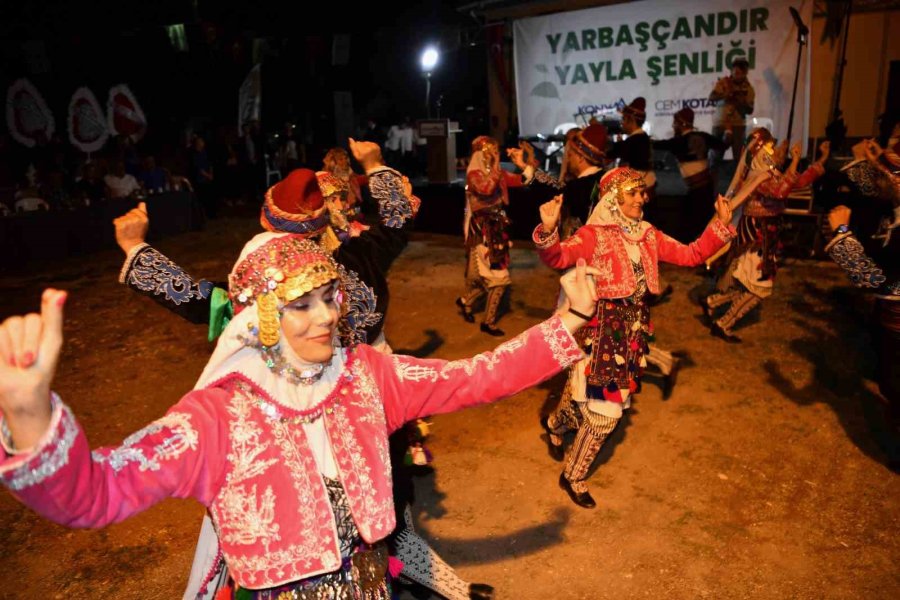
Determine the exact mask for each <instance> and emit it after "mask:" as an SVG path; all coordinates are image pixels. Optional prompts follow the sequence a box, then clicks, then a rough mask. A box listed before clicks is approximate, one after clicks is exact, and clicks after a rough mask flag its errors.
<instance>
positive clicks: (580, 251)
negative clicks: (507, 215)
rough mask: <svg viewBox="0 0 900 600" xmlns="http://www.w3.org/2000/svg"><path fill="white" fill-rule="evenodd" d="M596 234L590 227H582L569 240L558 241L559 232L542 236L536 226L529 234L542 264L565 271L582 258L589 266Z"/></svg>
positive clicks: (541, 231)
mask: <svg viewBox="0 0 900 600" xmlns="http://www.w3.org/2000/svg"><path fill="white" fill-rule="evenodd" d="M596 237H597V236H596V234H595V233H594V231H593V229H591V228H590V227H582V228H580V229H579V230H578V231H576V232H575V233H574V234H572V236H571V237H569V239H567V240H566V241H564V242H560V241H559V231H558V230H557V231H554V232H553V233H552V234H550V235H544V228H543V226H542V225H538V226H537V227H535V229H534V233H532V234H531V239H532V241H533V242H534V245H535V247H536V248H537V251H538V256H540V257H541V260H542V261H544V264H545V265H547V266H548V267H552V268H554V269H566V268H568V267H571V266H573V265H574V264H575V261H577V260H578V259H579V258H583V259H584V260H586V261H588V264H590V257H591V253H592V252H593V250H594V247H595V246H596Z"/></svg>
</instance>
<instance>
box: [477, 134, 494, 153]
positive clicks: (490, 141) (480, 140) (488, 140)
mask: <svg viewBox="0 0 900 600" xmlns="http://www.w3.org/2000/svg"><path fill="white" fill-rule="evenodd" d="M488 146H493V147H494V148H500V144H498V143H497V140H495V139H494V138H492V137H490V136H487V135H479V136H478V137H477V138H475V139H474V140H472V153H473V154H474V153H475V152H480V151H481V150H484V149H485V148H487V147H488Z"/></svg>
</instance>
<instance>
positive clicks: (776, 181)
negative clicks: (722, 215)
mask: <svg viewBox="0 0 900 600" xmlns="http://www.w3.org/2000/svg"><path fill="white" fill-rule="evenodd" d="M824 173H825V167H823V166H822V165H820V164H819V163H814V164H813V165H812V166H811V167H809V168H808V169H806V170H805V171H803V173H802V174H801V175H797V174H796V173H790V174H782V175H779V176H776V177H774V178H772V179H767V180H766V181H763V182H762V183H761V184H759V186H758V187H757V188H756V189H755V190H753V193H752V194H751V195H750V198H748V199H747V203H746V204H745V205H744V215H746V216H748V217H777V216H778V215H780V214H782V213H783V212H784V201H785V199H786V198H787V197H788V196H789V195H790V193H791V192H793V191H794V190H798V189H800V188H804V187H806V186H809V185H812V184H813V183H814V182H815V181H816V179H818V178H819V177H821V176H822V175H823V174H824Z"/></svg>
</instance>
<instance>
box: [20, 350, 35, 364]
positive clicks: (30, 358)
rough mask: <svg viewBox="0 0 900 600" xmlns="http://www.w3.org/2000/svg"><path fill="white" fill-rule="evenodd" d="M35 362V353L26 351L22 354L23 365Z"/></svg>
mask: <svg viewBox="0 0 900 600" xmlns="http://www.w3.org/2000/svg"><path fill="white" fill-rule="evenodd" d="M33 362H34V353H32V352H26V353H25V354H24V355H23V356H22V366H23V367H30V366H31V364H32V363H33Z"/></svg>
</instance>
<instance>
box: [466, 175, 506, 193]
mask: <svg viewBox="0 0 900 600" xmlns="http://www.w3.org/2000/svg"><path fill="white" fill-rule="evenodd" d="M502 177H503V171H502V170H501V169H494V170H493V171H491V172H490V173H485V172H484V171H478V170H472V171H469V172H468V173H467V174H466V184H467V185H468V186H469V187H470V188H472V190H473V191H474V192H475V193H476V194H479V195H481V196H489V195H491V194H493V193H494V190H495V189H496V188H497V186H498V185H499V184H500V179H501V178H502Z"/></svg>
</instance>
